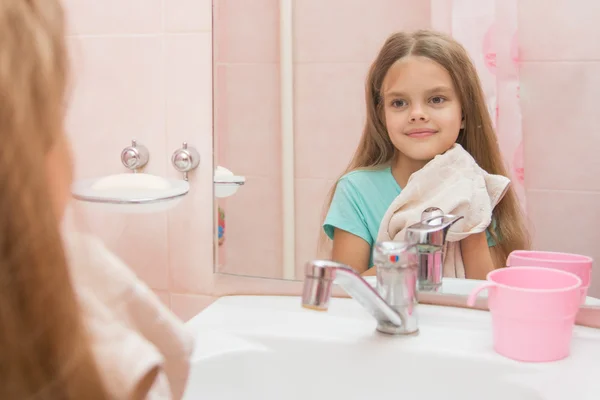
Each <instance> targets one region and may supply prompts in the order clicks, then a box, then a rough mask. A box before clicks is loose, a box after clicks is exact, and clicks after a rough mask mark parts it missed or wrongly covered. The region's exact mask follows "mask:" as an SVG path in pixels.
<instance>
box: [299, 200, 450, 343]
mask: <svg viewBox="0 0 600 400" xmlns="http://www.w3.org/2000/svg"><path fill="white" fill-rule="evenodd" d="M460 218H462V217H455V216H453V215H444V214H443V213H441V210H439V209H435V208H431V209H427V210H425V211H424V212H423V214H422V216H421V222H419V223H417V224H414V225H411V226H410V227H409V228H408V229H407V240H406V241H404V242H401V241H387V242H378V243H376V245H375V246H374V248H373V264H374V266H375V267H376V268H377V281H376V282H377V284H376V289H373V288H372V287H371V285H370V284H369V283H367V281H365V280H364V279H363V278H362V277H361V276H360V275H359V274H358V273H356V272H355V271H354V270H353V269H352V268H350V267H349V266H347V265H344V264H340V263H337V262H334V261H326V260H315V261H310V262H308V263H307V264H306V268H305V277H304V290H303V293H302V306H303V307H305V308H309V309H313V310H318V311H326V310H327V309H328V307H329V300H330V298H331V291H332V288H333V283H334V281H335V283H337V284H339V285H340V286H341V287H342V288H343V289H344V290H345V291H346V292H347V293H348V294H349V295H350V296H351V297H352V298H354V299H355V300H356V301H358V303H359V304H361V305H362V306H363V307H365V308H366V309H367V311H368V312H369V313H370V314H371V315H372V316H373V317H374V318H375V319H376V320H377V330H378V331H380V332H383V333H387V334H392V335H407V334H413V333H416V332H418V330H419V323H418V316H417V304H418V303H417V288H423V290H434V289H433V288H438V287H439V286H440V285H441V279H442V275H441V274H442V273H443V270H442V265H443V256H444V251H445V238H446V233H447V231H448V228H449V227H450V226H451V225H452V224H453V223H454V222H456V221H458V220H459V219H460ZM438 282H439V283H438Z"/></svg>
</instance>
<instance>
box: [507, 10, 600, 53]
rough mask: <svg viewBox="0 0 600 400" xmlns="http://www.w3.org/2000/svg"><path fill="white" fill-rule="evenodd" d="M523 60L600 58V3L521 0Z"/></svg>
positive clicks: (520, 16) (520, 36) (520, 32)
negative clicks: (599, 40) (598, 42)
mask: <svg viewBox="0 0 600 400" xmlns="http://www.w3.org/2000/svg"><path fill="white" fill-rule="evenodd" d="M518 9H519V21H518V25H519V42H520V45H521V54H520V57H521V60H525V61H527V60H598V59H600V46H598V45H597V38H599V37H600V24H598V16H600V3H599V2H597V1H585V2H579V3H574V2H572V1H570V0H551V1H549V2H546V3H543V5H542V3H540V2H539V1H537V0H525V1H519V7H518Z"/></svg>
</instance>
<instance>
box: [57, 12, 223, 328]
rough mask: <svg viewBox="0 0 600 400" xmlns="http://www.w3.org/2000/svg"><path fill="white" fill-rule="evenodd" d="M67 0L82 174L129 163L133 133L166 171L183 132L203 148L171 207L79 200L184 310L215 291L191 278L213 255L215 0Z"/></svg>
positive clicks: (73, 122) (74, 125)
mask: <svg viewBox="0 0 600 400" xmlns="http://www.w3.org/2000/svg"><path fill="white" fill-rule="evenodd" d="M64 4H65V7H66V10H67V13H68V18H69V22H70V33H69V43H70V45H71V51H72V55H73V71H72V91H71V95H70V99H69V102H70V104H69V114H68V124H67V129H68V133H69V135H70V137H71V138H72V141H73V147H74V151H75V155H76V171H77V175H78V177H80V178H87V177H95V176H103V175H108V174H112V173H119V172H123V171H125V169H124V167H123V166H122V165H121V162H120V153H121V150H122V149H123V148H124V147H125V146H127V145H129V144H130V141H131V139H134V138H135V139H136V140H138V142H140V143H142V144H144V145H145V146H147V147H148V149H149V151H150V162H149V164H148V167H147V170H146V172H148V173H153V174H157V175H160V176H166V177H177V176H178V175H177V173H176V171H175V170H174V169H173V168H172V166H171V164H170V157H171V154H172V152H173V151H174V150H175V149H177V148H178V147H180V146H181V144H182V142H183V141H187V142H189V143H190V145H191V146H194V147H196V148H197V149H198V151H199V152H200V156H201V161H200V166H199V167H198V169H197V170H196V171H195V172H194V173H193V174H192V175H191V178H190V183H191V185H192V188H193V190H192V193H190V194H189V195H188V196H186V197H185V199H184V201H183V202H182V204H180V205H179V207H177V208H176V209H173V210H172V211H169V212H163V213H158V214H140V215H135V214H127V215H125V214H114V213H108V212H106V211H105V210H104V209H103V208H102V207H91V206H84V207H83V208H84V210H85V211H86V212H85V213H84V219H85V222H86V224H87V227H86V229H87V230H90V231H92V232H94V233H98V234H99V235H100V236H101V237H102V239H103V240H104V241H105V242H106V243H107V245H108V246H109V247H110V248H111V249H113V250H114V251H116V253H117V254H118V255H119V256H121V257H122V258H123V259H124V260H125V261H126V262H127V263H128V264H129V265H130V266H131V267H132V268H133V269H134V270H135V271H136V272H137V273H138V275H139V276H140V277H141V278H142V279H144V280H145V281H146V282H147V283H148V284H149V285H150V286H151V287H152V288H153V289H154V290H155V291H156V292H157V293H158V294H159V296H160V297H161V298H162V299H163V301H164V302H165V303H166V304H169V305H170V306H171V307H172V309H173V310H174V311H175V312H176V313H177V314H179V315H180V316H181V317H183V318H188V317H190V316H192V315H194V314H196V313H197V312H198V311H199V310H201V309H202V308H203V307H205V306H206V305H207V304H209V303H210V302H211V301H212V300H213V299H212V298H210V297H207V296H203V295H202V293H200V292H199V290H198V289H197V288H196V287H195V284H196V285H197V279H194V276H195V274H196V271H197V270H198V269H200V268H212V261H213V245H212V243H213V238H212V223H213V220H212V218H213V215H212V184H211V179H212V158H213V157H212V57H211V52H212V48H211V19H212V16H211V1H210V0H102V1H97V0H66V1H64ZM79 208H80V209H81V208H82V207H81V206H80V207H79Z"/></svg>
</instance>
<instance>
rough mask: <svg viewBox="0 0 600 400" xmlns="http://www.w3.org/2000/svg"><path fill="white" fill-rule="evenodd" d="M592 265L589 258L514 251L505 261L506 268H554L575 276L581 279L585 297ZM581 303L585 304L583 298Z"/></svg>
mask: <svg viewBox="0 0 600 400" xmlns="http://www.w3.org/2000/svg"><path fill="white" fill-rule="evenodd" d="M592 264H593V260H592V258H591V257H587V256H582V255H580V254H571V253H556V252H552V251H528V250H516V251H513V252H512V253H510V255H509V256H508V259H507V260H506V266H507V267H510V266H513V265H519V266H521V267H544V268H554V269H559V270H561V271H567V272H570V273H572V274H575V275H577V276H578V277H580V278H581V281H582V286H583V287H584V288H585V295H586V296H587V290H588V288H589V287H590V284H591V282H592ZM583 302H585V296H584V298H583Z"/></svg>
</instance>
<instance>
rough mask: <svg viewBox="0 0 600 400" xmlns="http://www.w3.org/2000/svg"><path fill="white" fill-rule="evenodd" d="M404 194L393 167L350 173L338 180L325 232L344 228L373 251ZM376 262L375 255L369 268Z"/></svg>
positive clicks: (330, 233) (491, 240) (328, 233)
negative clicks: (384, 221) (389, 212)
mask: <svg viewBox="0 0 600 400" xmlns="http://www.w3.org/2000/svg"><path fill="white" fill-rule="evenodd" d="M401 191H402V189H401V188H400V186H399V185H398V182H396V179H395V178H394V176H393V175H392V170H391V168H390V167H384V168H380V169H363V170H357V171H352V172H349V173H348V174H346V175H344V176H343V177H342V178H340V180H339V181H338V184H337V187H336V189H335V193H334V195H333V200H332V201H331V206H330V207H329V211H328V212H327V216H326V217H325V222H324V224H323V229H324V230H325V233H326V234H327V236H329V238H330V239H333V232H334V229H335V228H337V229H341V230H344V231H347V232H349V233H352V234H353V235H356V236H358V237H360V238H362V239H363V240H364V241H365V242H367V243H368V244H369V246H371V248H373V245H374V243H375V240H377V234H378V233H379V225H380V224H381V220H382V219H383V216H384V214H385V212H386V211H387V209H388V208H389V207H390V205H391V204H392V201H394V199H395V198H396V197H397V196H398V195H399V194H400V192H401ZM486 235H487V240H488V245H489V246H493V245H494V239H493V237H492V236H491V235H490V233H489V232H488V231H486ZM372 261H373V255H372V254H371V255H370V257H369V268H370V267H371V266H372V265H373V262H372Z"/></svg>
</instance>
